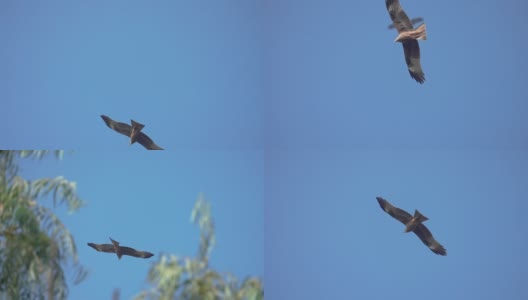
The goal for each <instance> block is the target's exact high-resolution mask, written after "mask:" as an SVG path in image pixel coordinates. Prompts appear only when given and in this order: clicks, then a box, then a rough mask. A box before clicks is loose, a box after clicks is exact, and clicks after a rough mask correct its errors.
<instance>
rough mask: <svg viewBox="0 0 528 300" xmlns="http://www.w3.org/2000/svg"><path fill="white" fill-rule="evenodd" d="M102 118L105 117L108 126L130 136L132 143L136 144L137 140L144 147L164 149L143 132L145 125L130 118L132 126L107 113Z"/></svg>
mask: <svg viewBox="0 0 528 300" xmlns="http://www.w3.org/2000/svg"><path fill="white" fill-rule="evenodd" d="M101 118H103V121H105V123H106V126H108V127H110V128H111V129H113V130H115V131H117V132H119V133H121V134H124V135H126V136H128V137H130V145H132V144H134V143H135V142H138V143H140V144H141V145H143V147H145V148H146V149H147V150H163V148H161V147H160V146H158V145H156V144H155V143H154V142H153V141H152V140H151V139H150V138H149V137H148V136H147V135H146V134H144V133H143V132H141V129H143V127H145V125H143V124H140V123H138V122H136V121H134V120H130V123H131V124H132V126H130V125H128V124H125V123H121V122H117V121H114V120H112V119H110V118H109V117H107V116H105V115H101Z"/></svg>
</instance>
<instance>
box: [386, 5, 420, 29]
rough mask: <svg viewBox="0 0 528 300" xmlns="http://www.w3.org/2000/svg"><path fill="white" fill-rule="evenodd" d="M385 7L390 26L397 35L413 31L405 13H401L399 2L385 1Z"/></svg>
mask: <svg viewBox="0 0 528 300" xmlns="http://www.w3.org/2000/svg"><path fill="white" fill-rule="evenodd" d="M385 6H387V11H388V12H389V15H390V18H391V20H392V24H394V27H395V28H396V30H398V33H400V32H402V31H406V30H412V29H413V25H412V23H411V20H409V17H408V16H407V14H406V13H405V11H403V8H402V7H401V5H400V1H399V0H385Z"/></svg>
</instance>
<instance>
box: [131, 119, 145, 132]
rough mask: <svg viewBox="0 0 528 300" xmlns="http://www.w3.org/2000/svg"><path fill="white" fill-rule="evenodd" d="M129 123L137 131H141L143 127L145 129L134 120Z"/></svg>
mask: <svg viewBox="0 0 528 300" xmlns="http://www.w3.org/2000/svg"><path fill="white" fill-rule="evenodd" d="M130 123H131V124H132V127H134V128H136V129H137V131H141V129H143V127H145V125H143V124H141V123H138V122H136V121H134V120H130Z"/></svg>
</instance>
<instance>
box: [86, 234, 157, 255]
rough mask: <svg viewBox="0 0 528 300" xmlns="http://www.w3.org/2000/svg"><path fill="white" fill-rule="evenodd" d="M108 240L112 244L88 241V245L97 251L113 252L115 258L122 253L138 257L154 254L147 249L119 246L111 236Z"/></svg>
mask: <svg viewBox="0 0 528 300" xmlns="http://www.w3.org/2000/svg"><path fill="white" fill-rule="evenodd" d="M110 241H112V244H94V243H88V246H90V247H92V248H94V249H95V250H97V251H99V252H107V253H115V254H117V258H119V259H121V256H123V255H129V256H134V257H139V258H149V257H151V256H153V255H154V254H152V253H150V252H148V251H138V250H136V249H133V248H130V247H124V246H119V242H116V241H114V240H113V239H112V238H110Z"/></svg>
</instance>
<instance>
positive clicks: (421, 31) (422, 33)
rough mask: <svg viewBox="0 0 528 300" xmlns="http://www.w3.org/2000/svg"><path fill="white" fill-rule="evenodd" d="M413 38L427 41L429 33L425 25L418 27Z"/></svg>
mask: <svg viewBox="0 0 528 300" xmlns="http://www.w3.org/2000/svg"><path fill="white" fill-rule="evenodd" d="M412 37H413V38H414V39H416V40H427V31H426V28H425V23H423V24H422V25H420V26H418V28H416V29H415V30H414V32H413V34H412Z"/></svg>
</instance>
